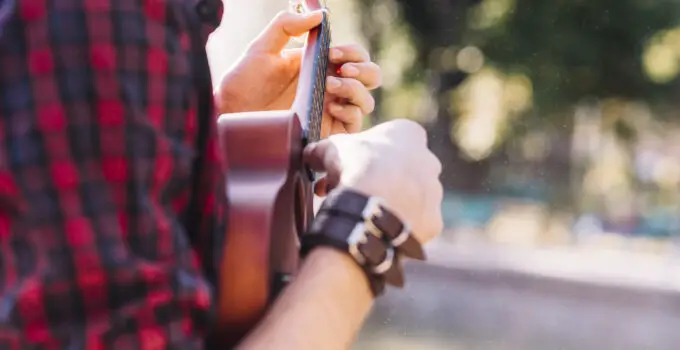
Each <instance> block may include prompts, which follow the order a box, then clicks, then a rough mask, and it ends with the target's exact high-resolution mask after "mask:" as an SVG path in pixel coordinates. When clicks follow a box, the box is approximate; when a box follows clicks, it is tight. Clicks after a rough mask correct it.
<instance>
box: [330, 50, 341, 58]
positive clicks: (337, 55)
mask: <svg viewBox="0 0 680 350" xmlns="http://www.w3.org/2000/svg"><path fill="white" fill-rule="evenodd" d="M341 58H342V51H340V50H338V49H331V59H334V60H339V59H341Z"/></svg>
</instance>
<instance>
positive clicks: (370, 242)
mask: <svg viewBox="0 0 680 350" xmlns="http://www.w3.org/2000/svg"><path fill="white" fill-rule="evenodd" d="M318 246H327V247H332V248H335V249H338V250H340V251H343V252H346V253H349V254H350V255H351V256H352V257H353V258H354V260H355V261H356V262H357V263H358V264H359V265H360V266H361V267H362V268H363V269H364V271H365V272H366V276H367V278H368V280H369V283H370V285H371V289H372V290H373V293H374V295H375V296H378V295H381V294H382V293H383V292H384V289H385V284H390V285H393V286H396V287H402V286H403V285H404V274H403V269H402V265H401V262H400V260H401V256H406V257H409V258H413V259H418V260H424V259H425V254H424V253H423V250H422V247H421V245H420V243H418V241H417V240H416V239H415V238H413V236H411V231H410V228H409V227H408V225H404V224H403V223H402V221H401V220H399V218H398V217H397V216H396V215H394V214H393V213H392V212H391V211H389V210H388V209H387V208H385V207H384V206H383V205H382V204H381V201H380V200H379V199H378V198H376V197H368V196H365V195H363V194H361V193H358V192H356V191H353V190H350V189H344V188H343V189H336V190H334V191H332V192H331V193H330V194H329V195H328V197H326V199H325V201H324V203H323V204H322V205H321V208H320V209H319V212H318V213H317V216H316V218H315V221H314V222H313V223H312V226H311V228H310V230H309V231H308V232H307V233H305V235H303V237H302V240H301V255H302V256H303V257H304V256H306V255H307V254H308V253H309V252H310V251H311V250H312V249H313V248H315V247H318Z"/></svg>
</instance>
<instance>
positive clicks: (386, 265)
mask: <svg viewBox="0 0 680 350" xmlns="http://www.w3.org/2000/svg"><path fill="white" fill-rule="evenodd" d="M393 263H394V248H392V247H387V253H386V254H385V259H384V260H383V261H382V262H381V263H380V264H378V265H376V266H375V267H373V268H372V269H371V272H373V273H374V274H376V275H382V274H384V273H386V272H387V271H389V270H390V269H391V268H392V264H393Z"/></svg>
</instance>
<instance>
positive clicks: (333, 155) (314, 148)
mask: <svg viewBox="0 0 680 350" xmlns="http://www.w3.org/2000/svg"><path fill="white" fill-rule="evenodd" d="M302 160H303V161H304V163H305V164H306V165H307V166H309V167H310V168H311V169H312V170H314V171H317V172H325V173H326V176H324V177H323V178H322V179H320V180H319V182H318V183H317V184H316V185H315V192H316V193H317V195H323V193H324V192H326V190H327V189H328V188H333V187H335V186H337V185H338V183H340V174H341V173H342V166H341V164H340V157H339V156H338V149H337V148H336V147H335V145H334V144H333V142H331V141H329V140H322V141H319V142H316V143H313V144H310V145H309V146H307V147H306V148H305V150H304V152H303V153H302ZM319 186H321V187H324V188H320V187H319Z"/></svg>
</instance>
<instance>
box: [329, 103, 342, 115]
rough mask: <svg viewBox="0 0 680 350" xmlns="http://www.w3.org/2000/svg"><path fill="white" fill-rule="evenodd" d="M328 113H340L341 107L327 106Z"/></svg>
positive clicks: (335, 105) (336, 105)
mask: <svg viewBox="0 0 680 350" xmlns="http://www.w3.org/2000/svg"><path fill="white" fill-rule="evenodd" d="M328 111H329V112H331V113H338V112H340V111H342V106H341V105H339V104H337V103H331V104H330V105H328Z"/></svg>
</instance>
